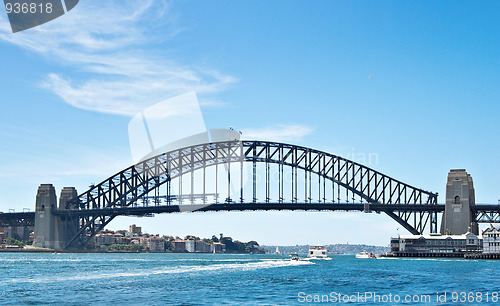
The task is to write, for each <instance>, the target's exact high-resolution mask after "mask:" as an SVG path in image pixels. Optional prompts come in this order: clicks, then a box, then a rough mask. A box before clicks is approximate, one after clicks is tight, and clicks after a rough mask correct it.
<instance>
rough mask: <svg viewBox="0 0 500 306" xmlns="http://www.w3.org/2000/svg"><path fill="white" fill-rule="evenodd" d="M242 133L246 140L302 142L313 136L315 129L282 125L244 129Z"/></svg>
mask: <svg viewBox="0 0 500 306" xmlns="http://www.w3.org/2000/svg"><path fill="white" fill-rule="evenodd" d="M242 131H243V138H245V139H252V140H253V139H255V140H271V141H282V142H290V141H299V140H301V139H302V138H304V137H305V136H307V135H309V134H311V133H312V131H313V129H312V128H311V127H308V126H305V125H300V124H290V125H285V124H281V125H275V126H270V127H265V128H259V129H243V130H242Z"/></svg>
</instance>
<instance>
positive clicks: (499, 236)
mask: <svg viewBox="0 0 500 306" xmlns="http://www.w3.org/2000/svg"><path fill="white" fill-rule="evenodd" d="M483 253H485V254H492V253H497V254H498V253H500V229H499V228H495V227H491V228H487V229H485V230H484V231H483Z"/></svg>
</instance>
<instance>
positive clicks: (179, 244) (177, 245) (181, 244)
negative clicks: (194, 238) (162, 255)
mask: <svg viewBox="0 0 500 306" xmlns="http://www.w3.org/2000/svg"><path fill="white" fill-rule="evenodd" d="M170 247H171V249H172V252H174V253H183V252H186V241H184V240H183V239H180V238H176V239H175V240H174V241H172V242H171V244H170Z"/></svg>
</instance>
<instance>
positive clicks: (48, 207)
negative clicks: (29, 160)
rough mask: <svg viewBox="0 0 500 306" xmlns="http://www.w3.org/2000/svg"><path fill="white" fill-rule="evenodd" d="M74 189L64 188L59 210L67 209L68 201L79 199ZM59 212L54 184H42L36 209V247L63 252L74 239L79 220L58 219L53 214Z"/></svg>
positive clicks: (37, 197)
mask: <svg viewBox="0 0 500 306" xmlns="http://www.w3.org/2000/svg"><path fill="white" fill-rule="evenodd" d="M77 196H78V194H77V192H76V189H75V188H74V187H64V188H63V190H62V191H61V196H60V198H59V209H66V203H67V202H68V200H70V199H72V198H75V197H77ZM55 210H57V197H56V191H55V188H54V186H52V184H42V185H40V187H38V192H37V195H36V207H35V239H34V242H33V245H34V246H35V247H42V248H50V249H54V250H62V249H64V247H65V246H66V243H67V242H68V241H69V239H71V237H73V235H74V233H75V231H76V229H77V227H78V219H77V218H69V217H58V216H54V215H53V214H52V212H53V211H55Z"/></svg>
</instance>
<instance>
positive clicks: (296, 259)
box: [290, 253, 300, 261]
mask: <svg viewBox="0 0 500 306" xmlns="http://www.w3.org/2000/svg"><path fill="white" fill-rule="evenodd" d="M299 260H300V258H299V255H298V254H294V253H292V254H290V261H299Z"/></svg>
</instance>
